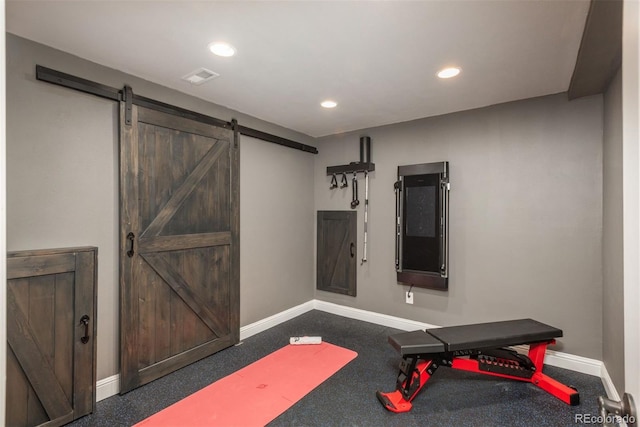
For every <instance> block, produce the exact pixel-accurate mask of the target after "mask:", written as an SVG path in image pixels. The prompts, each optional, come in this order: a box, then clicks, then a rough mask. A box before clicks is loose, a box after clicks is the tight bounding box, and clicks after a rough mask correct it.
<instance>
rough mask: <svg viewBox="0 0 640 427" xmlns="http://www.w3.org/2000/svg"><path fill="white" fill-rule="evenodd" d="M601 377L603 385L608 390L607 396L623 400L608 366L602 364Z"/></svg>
mask: <svg viewBox="0 0 640 427" xmlns="http://www.w3.org/2000/svg"><path fill="white" fill-rule="evenodd" d="M600 378H601V379H602V385H603V386H604V390H605V391H606V392H607V397H608V398H609V399H611V400H617V401H620V400H622V399H621V398H620V394H619V393H618V390H617V389H616V386H615V385H614V384H613V380H612V379H611V377H610V376H609V371H607V367H606V366H604V363H603V364H602V370H601V371H600Z"/></svg>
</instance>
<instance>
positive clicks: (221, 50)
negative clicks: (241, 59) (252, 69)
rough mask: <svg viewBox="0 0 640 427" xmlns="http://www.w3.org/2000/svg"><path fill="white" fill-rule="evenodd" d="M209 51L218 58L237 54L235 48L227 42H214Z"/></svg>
mask: <svg viewBox="0 0 640 427" xmlns="http://www.w3.org/2000/svg"><path fill="white" fill-rule="evenodd" d="M209 50H210V51H211V52H213V53H214V54H215V55H218V56H225V57H228V56H233V55H235V54H236V50H235V49H234V47H233V46H231V45H230V44H229V43H225V42H213V43H211V44H210V45H209Z"/></svg>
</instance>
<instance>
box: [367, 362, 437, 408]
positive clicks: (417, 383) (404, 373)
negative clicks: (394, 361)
mask: <svg viewBox="0 0 640 427" xmlns="http://www.w3.org/2000/svg"><path fill="white" fill-rule="evenodd" d="M437 368H438V366H437V365H436V364H435V363H434V362H433V360H418V359H417V358H415V357H409V358H407V359H403V361H402V362H401V364H400V373H399V374H398V380H397V383H396V390H395V391H392V392H389V393H383V392H381V391H376V397H377V398H378V400H379V401H380V403H382V406H384V407H385V408H386V409H388V410H389V411H391V412H396V413H399V412H409V411H410V410H411V408H412V405H411V401H412V400H413V399H414V398H415V397H416V395H417V394H418V392H419V391H420V390H422V388H423V387H424V386H425V384H426V383H427V381H429V378H431V376H432V375H433V373H434V372H435V370H436V369H437Z"/></svg>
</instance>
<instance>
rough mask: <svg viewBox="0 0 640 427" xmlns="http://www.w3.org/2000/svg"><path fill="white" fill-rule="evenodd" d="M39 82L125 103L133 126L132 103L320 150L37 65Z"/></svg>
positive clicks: (127, 88) (302, 148) (299, 147)
mask: <svg viewBox="0 0 640 427" xmlns="http://www.w3.org/2000/svg"><path fill="white" fill-rule="evenodd" d="M36 79H37V80H41V81H43V82H47V83H51V84H54V85H58V86H63V87H66V88H69V89H74V90H77V91H80V92H84V93H89V94H91V95H95V96H99V97H101V98H106V99H110V100H112V101H116V102H120V101H124V102H125V103H126V104H127V107H128V108H127V112H128V114H126V116H125V122H126V123H125V124H130V123H131V115H130V111H131V108H130V106H131V105H132V104H135V105H139V106H141V107H146V108H151V109H153V110H157V111H162V112H165V113H170V114H174V115H178V116H180V117H184V118H187V119H193V120H198V121H200V122H203V123H207V124H211V125H214V126H218V127H222V128H226V129H234V130H235V131H237V132H239V133H240V134H242V135H246V136H251V137H253V138H257V139H260V140H263V141H267V142H271V143H274V144H278V145H283V146H285V147H289V148H294V149H296V150H300V151H304V152H307V153H312V154H318V149H317V148H316V147H313V146H311V145H307V144H303V143H301V142H296V141H292V140H290V139H287V138H283V137H280V136H277V135H272V134H270V133H267V132H263V131H260V130H257V129H252V128H250V127H247V126H242V125H237V122H236V121H235V120H232V121H225V120H221V119H217V118H215V117H211V116H207V115H205V114H201V113H198V112H195V111H191V110H187V109H184V108H180V107H176V106H175V105H170V104H166V103H164V102H161V101H156V100H154V99H150V98H146V97H144V96H140V95H136V94H134V93H133V90H132V89H131V87H130V86H125V87H124V88H123V89H117V88H114V87H111V86H106V85H103V84H100V83H96V82H94V81H91V80H87V79H83V78H81V77H77V76H73V75H71V74H66V73H63V72H61V71H57V70H53V69H51V68H46V67H43V66H41V65H36Z"/></svg>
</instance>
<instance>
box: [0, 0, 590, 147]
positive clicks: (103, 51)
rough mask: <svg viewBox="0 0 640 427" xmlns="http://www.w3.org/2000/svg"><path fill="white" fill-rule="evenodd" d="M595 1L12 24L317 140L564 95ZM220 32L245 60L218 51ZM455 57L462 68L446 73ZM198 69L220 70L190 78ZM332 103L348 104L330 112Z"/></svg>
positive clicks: (179, 7)
mask: <svg viewBox="0 0 640 427" xmlns="http://www.w3.org/2000/svg"><path fill="white" fill-rule="evenodd" d="M588 9H589V1H588V0H535V1H523V0H502V1H497V0H493V1H489V0H472V1H457V0H456V1H453V0H448V1H445V0H440V1H413V2H409V1H399V0H396V1H326V0H325V1H302V0H299V1H254V2H248V1H224V2H223V1H148V0H147V1H143V0H129V1H114V0H110V1H100V0H83V1H80V0H75V1H63V0H48V1H44V0H41V1H31V0H29V1H27V0H7V1H6V28H7V31H9V32H10V33H13V34H16V35H18V36H21V37H25V38H28V39H31V40H34V41H37V42H40V43H42V44H45V45H48V46H52V47H54V48H57V49H60V50H63V51H66V52H69V53H72V54H75V55H77V56H80V57H82V58H86V59H88V60H91V61H94V62H97V63H99V64H103V65H106V66H108V67H111V68H115V69H119V70H121V71H124V72H127V73H129V74H133V75H135V76H138V77H142V78H144V79H146V80H150V81H152V82H155V83H158V84H161V85H163V86H167V87H170V88H173V89H177V90H179V91H181V92H184V93H187V94H190V95H194V96H197V97H199V98H203V99H206V100H208V101H211V102H214V103H216V104H219V105H223V106H226V107H228V108H231V109H234V110H237V111H240V112H243V113H246V114H249V115H252V116H255V117H258V118H260V119H263V120H267V121H269V122H272V123H276V124H279V125H281V126H285V127H287V128H290V129H294V130H297V131H299V132H302V133H305V134H308V135H311V136H314V137H318V136H324V135H328V134H333V133H339V132H344V131H349V130H356V129H363V128H368V127H373V126H379V125H383V124H389V123H395V122H401V121H407V120H412V119H416V118H421V117H428V116H434V115H439V114H445V113H450V112H454V111H461V110H467V109H471V108H477V107H482V106H487V105H492V104H497V103H502V102H507V101H513V100H518V99H524V98H531V97H536V96H542V95H547V94H552V93H558V92H564V91H566V90H567V89H568V87H569V82H570V79H571V75H572V72H573V68H574V65H575V62H576V57H577V53H578V49H579V46H580V40H581V36H582V32H583V28H584V24H585V20H586V16H587V12H588ZM216 40H225V41H228V42H230V43H231V44H232V45H234V46H235V47H236V49H237V51H238V53H237V55H236V56H234V57H232V58H220V57H216V56H214V55H212V54H211V53H210V52H209V51H208V49H207V45H208V44H209V43H210V42H212V41H216ZM43 65H44V64H43ZM448 65H456V66H459V67H462V70H463V71H462V73H461V75H460V76H459V77H457V78H455V79H451V80H440V79H438V78H437V77H436V76H435V73H436V72H437V71H438V70H439V69H440V68H442V67H444V66H448ZM200 67H205V68H208V69H210V70H213V71H215V72H216V73H219V74H220V77H218V78H216V79H214V80H211V81H209V82H207V83H205V84H203V85H201V86H192V85H190V84H189V83H186V82H184V81H182V80H181V77H182V76H184V75H185V74H187V73H189V72H190V71H193V70H195V69H197V68H200ZM60 71H64V70H60ZM89 78H90V77H89ZM134 90H135V88H134ZM142 95H144V94H142ZM326 98H331V99H334V100H335V101H337V102H338V103H339V105H338V107H337V108H335V109H333V110H325V109H323V108H321V107H320V105H319V103H320V101H322V100H324V99H326Z"/></svg>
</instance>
